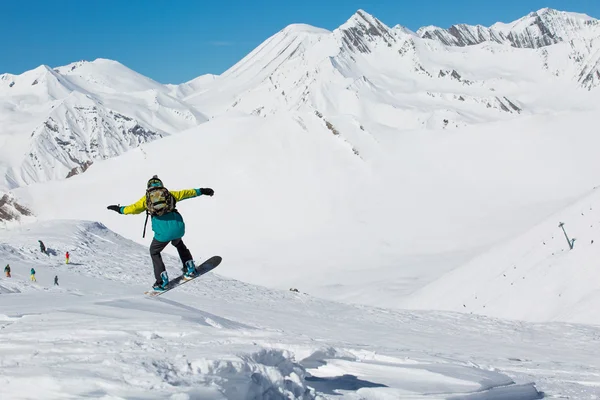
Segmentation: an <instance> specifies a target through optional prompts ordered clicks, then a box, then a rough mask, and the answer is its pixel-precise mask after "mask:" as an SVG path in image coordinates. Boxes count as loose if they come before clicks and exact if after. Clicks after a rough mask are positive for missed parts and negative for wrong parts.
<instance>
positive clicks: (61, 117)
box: [0, 59, 206, 189]
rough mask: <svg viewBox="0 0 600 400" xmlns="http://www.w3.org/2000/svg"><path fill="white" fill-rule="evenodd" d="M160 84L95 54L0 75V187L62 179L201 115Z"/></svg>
mask: <svg viewBox="0 0 600 400" xmlns="http://www.w3.org/2000/svg"><path fill="white" fill-rule="evenodd" d="M168 92H169V90H168V88H167V87H165V86H164V85H161V84H159V83H157V82H154V81H152V80H151V79H149V78H146V77H144V76H142V75H140V74H138V73H136V72H134V71H132V70H130V69H128V68H127V67H125V66H123V65H122V64H119V63H117V62H115V61H111V60H103V59H98V60H96V61H94V62H77V63H74V64H70V65H68V66H64V67H58V68H55V69H50V68H49V67H47V66H44V65H43V66H40V67H38V68H36V69H34V70H32V71H28V72H25V73H23V74H21V75H10V74H3V75H0V123H1V124H2V129H1V130H0V144H1V146H0V187H1V188H4V189H6V188H12V187H17V186H22V185H25V184H30V183H32V182H40V181H46V180H54V179H64V178H66V177H68V176H72V175H73V174H77V173H80V172H82V171H85V169H87V167H88V166H89V165H90V164H91V163H93V162H95V161H97V160H101V159H105V158H110V157H114V156H116V155H119V154H122V153H123V152H125V151H127V150H129V149H131V148H135V147H137V146H139V145H140V144H143V143H146V142H149V141H152V140H155V139H157V138H160V137H163V136H165V135H169V134H173V133H177V132H179V131H181V130H185V129H187V128H190V127H192V126H196V125H198V124H199V123H201V122H204V121H205V120H206V118H205V117H204V116H203V114H202V113H200V112H199V111H197V110H195V109H193V108H191V107H189V106H187V105H186V104H184V103H182V102H181V101H180V100H177V99H176V98H175V97H172V96H170V95H169V94H168Z"/></svg>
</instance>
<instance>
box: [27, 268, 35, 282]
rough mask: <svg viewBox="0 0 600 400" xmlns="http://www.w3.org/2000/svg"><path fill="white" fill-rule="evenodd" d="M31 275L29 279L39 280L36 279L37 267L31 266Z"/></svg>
mask: <svg viewBox="0 0 600 400" xmlns="http://www.w3.org/2000/svg"><path fill="white" fill-rule="evenodd" d="M30 272H31V276H30V277H29V279H30V280H31V281H33V282H37V279H35V269H33V268H31V271H30Z"/></svg>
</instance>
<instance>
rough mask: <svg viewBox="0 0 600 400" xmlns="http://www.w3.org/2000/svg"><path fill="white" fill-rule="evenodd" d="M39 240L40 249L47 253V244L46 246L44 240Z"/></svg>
mask: <svg viewBox="0 0 600 400" xmlns="http://www.w3.org/2000/svg"><path fill="white" fill-rule="evenodd" d="M38 242H40V251H41V252H42V253H44V254H46V246H44V242H42V241H41V240H38Z"/></svg>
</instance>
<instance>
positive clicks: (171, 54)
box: [0, 0, 600, 83]
mask: <svg viewBox="0 0 600 400" xmlns="http://www.w3.org/2000/svg"><path fill="white" fill-rule="evenodd" d="M543 7H551V8H556V9H559V10H565V11H576V12H582V13H586V14H588V15H591V16H593V17H596V18H600V0H423V1H420V0H410V1H408V0H379V1H370V0H364V1H356V0H302V1H296V0H277V1H276V0H254V1H246V0H221V1H211V0H118V1H116V0H2V1H1V2H0V13H1V15H2V18H1V19H2V21H1V22H0V38H1V39H2V45H1V47H0V73H3V72H10V73H13V74H20V73H22V72H24V71H26V70H29V69H32V68H35V67H37V66H38V65H40V64H47V65H50V66H51V67H56V66H60V65H65V64H68V63H70V62H74V61H78V60H93V59H96V58H99V57H101V58H110V59H113V60H117V61H119V62H121V63H123V64H125V65H127V66H128V67H130V68H132V69H134V70H136V71H138V72H140V73H142V74H144V75H146V76H149V77H151V78H153V79H155V80H157V81H159V82H162V83H181V82H185V81H187V80H190V79H193V78H195V77H197V76H199V75H202V74H205V73H215V74H219V73H221V72H223V71H225V70H226V69H227V68H229V67H230V66H232V65H233V64H235V63H236V62H237V61H238V60H240V59H241V58H242V57H243V56H244V55H246V54H247V53H249V52H250V51H251V50H252V49H253V48H255V47H256V46H257V45H259V44H260V43H261V42H262V41H264V40H265V39H267V38H268V37H269V36H271V35H273V34H275V33H276V32H277V31H279V30H280V29H282V28H284V27H285V26H287V25H289V24H291V23H298V22H301V23H307V24H310V25H314V26H318V27H321V28H326V29H335V28H337V27H338V26H339V25H341V24H342V23H344V22H345V21H346V20H347V19H348V18H350V16H351V15H352V14H354V12H356V10H358V9H364V10H365V11H367V12H369V13H371V14H373V15H374V16H375V17H377V18H379V19H380V20H381V21H383V22H384V23H385V24H387V25H389V26H393V25H396V24H401V25H404V26H406V27H408V28H410V29H413V30H416V29H417V28H419V27H421V26H424V25H438V26H441V27H444V28H447V27H449V26H450V25H452V24H456V23H469V24H482V25H491V24H493V23H494V22H497V21H502V22H509V21H512V20H515V19H517V18H520V17H522V16H524V15H525V14H527V13H528V12H530V11H535V10H538V9H540V8H543Z"/></svg>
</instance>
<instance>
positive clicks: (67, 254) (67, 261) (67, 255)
mask: <svg viewBox="0 0 600 400" xmlns="http://www.w3.org/2000/svg"><path fill="white" fill-rule="evenodd" d="M65 258H66V261H65V264H68V263H69V252H68V251H67V252H66V253H65ZM75 264H77V263H75Z"/></svg>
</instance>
